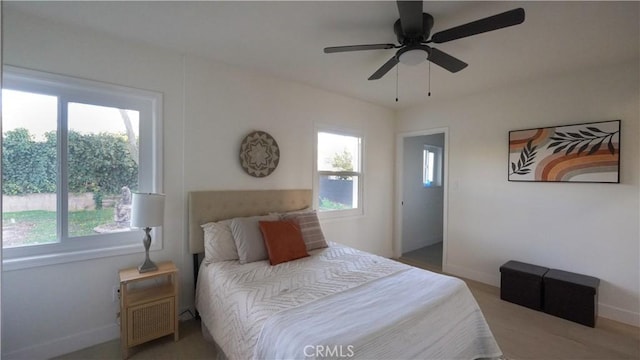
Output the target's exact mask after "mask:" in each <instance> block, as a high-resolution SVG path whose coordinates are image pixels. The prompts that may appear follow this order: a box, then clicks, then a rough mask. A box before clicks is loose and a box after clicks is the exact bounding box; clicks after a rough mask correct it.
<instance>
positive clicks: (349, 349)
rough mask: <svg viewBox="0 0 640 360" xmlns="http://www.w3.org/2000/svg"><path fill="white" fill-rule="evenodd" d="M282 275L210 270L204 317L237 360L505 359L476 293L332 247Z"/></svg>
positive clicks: (282, 268) (255, 267) (201, 303)
mask: <svg viewBox="0 0 640 360" xmlns="http://www.w3.org/2000/svg"><path fill="white" fill-rule="evenodd" d="M312 254H313V255H312V256H310V257H308V258H304V259H300V260H296V261H292V262H287V263H283V264H280V265H277V266H270V265H269V263H268V261H260V262H256V263H250V264H245V265H240V264H239V263H238V262H235V261H227V262H221V263H214V264H210V265H207V266H204V265H203V266H202V267H201V270H200V275H199V279H198V291H197V294H196V307H197V308H198V311H199V312H200V314H201V316H202V321H203V322H204V324H205V325H206V327H207V328H208V329H209V330H210V332H211V335H212V337H213V338H214V340H215V341H216V342H217V343H218V345H219V346H220V347H221V348H222V350H223V351H224V353H225V354H226V355H227V357H228V358H229V359H251V358H255V359H281V358H287V359H304V358H321V357H334V358H337V357H351V356H352V357H354V358H384V359H388V358H393V359H409V358H412V359H413V358H422V359H426V358H429V359H453V358H455V359H474V358H480V357H497V356H499V355H500V349H499V348H498V346H497V344H496V343H495V340H494V339H493V336H492V334H491V332H490V330H489V328H488V326H487V324H486V322H485V320H484V317H483V316H482V313H481V312H480V309H479V308H478V305H477V303H476V302H475V300H474V299H473V297H472V295H471V293H470V292H469V290H468V289H467V287H466V285H465V284H464V283H463V282H462V281H460V280H458V279H455V278H451V277H448V276H442V275H438V274H434V273H431V272H428V271H424V270H420V269H415V268H412V267H410V266H407V265H404V264H400V263H398V262H395V261H392V260H389V259H385V258H382V257H378V256H375V255H371V254H368V253H364V252H361V251H358V250H355V249H352V248H348V247H344V246H340V245H337V244H332V246H330V247H329V248H327V249H322V250H317V251H313V252H312Z"/></svg>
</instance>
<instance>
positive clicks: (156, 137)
mask: <svg viewBox="0 0 640 360" xmlns="http://www.w3.org/2000/svg"><path fill="white" fill-rule="evenodd" d="M3 70H4V78H3V80H4V87H5V88H8V89H15V90H19V91H27V92H34V93H41V94H48V95H53V96H56V97H57V98H58V99H59V101H58V107H59V109H58V111H59V112H60V113H59V122H58V125H57V129H58V137H59V138H58V145H57V148H58V150H57V151H58V154H57V156H58V159H60V161H58V164H59V167H58V171H57V173H58V192H57V194H58V195H57V196H58V201H57V204H58V209H57V222H58V226H57V228H58V229H57V232H58V233H57V239H58V242H54V243H49V244H41V245H34V246H22V247H13V248H6V249H4V251H3V259H2V261H3V264H4V265H5V266H4V269H5V270H16V269H24V268H28V267H37V266H44V265H53V264H60V263H67V262H72V261H82V260H88V259H93V258H100V257H107V256H115V255H122V254H132V253H137V252H139V251H140V248H141V247H140V243H139V240H138V239H142V236H140V237H138V233H137V232H134V231H128V232H121V233H112V234H102V235H90V236H82V237H71V238H70V237H69V236H68V234H67V233H66V230H65V229H64V226H59V225H60V224H66V223H67V216H68V214H67V198H66V195H65V194H66V193H67V184H66V182H64V181H62V179H64V178H66V177H65V172H66V167H65V166H64V164H65V159H66V148H67V146H66V139H65V138H64V134H65V133H66V131H65V130H66V128H67V124H66V116H64V115H65V112H66V109H64V108H65V106H64V104H66V103H76V102H80V103H86V104H96V105H99V106H109V107H118V108H127V109H132V110H137V111H139V112H140V132H139V137H140V144H141V146H140V149H139V151H140V154H139V158H140V159H145V160H144V161H141V162H140V164H139V167H138V187H139V189H138V191H143V192H162V187H163V181H162V178H163V173H162V171H163V153H162V143H163V141H162V140H163V136H164V134H163V126H162V101H163V98H162V94H160V93H156V92H152V91H148V90H139V89H134V88H130V87H124V86H119V85H114V84H109V83H104V82H101V81H92V80H86V79H80V78H75V77H71V76H66V75H58V74H52V73H46V72H41V71H35V70H29V69H23V68H18V67H13V66H4V67H3ZM162 233H163V232H162V229H161V228H155V229H154V232H153V236H152V238H153V243H152V247H151V249H152V250H158V249H162V247H163V240H162Z"/></svg>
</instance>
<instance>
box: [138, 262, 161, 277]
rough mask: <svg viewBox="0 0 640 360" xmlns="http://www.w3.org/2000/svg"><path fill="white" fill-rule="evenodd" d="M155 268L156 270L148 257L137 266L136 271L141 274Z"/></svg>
mask: <svg viewBox="0 0 640 360" xmlns="http://www.w3.org/2000/svg"><path fill="white" fill-rule="evenodd" d="M156 270H158V267H157V266H156V264H154V263H153V261H151V260H149V259H148V258H147V259H146V260H145V261H144V263H142V264H141V265H140V266H138V272H139V273H141V274H142V273H146V272H150V271H156Z"/></svg>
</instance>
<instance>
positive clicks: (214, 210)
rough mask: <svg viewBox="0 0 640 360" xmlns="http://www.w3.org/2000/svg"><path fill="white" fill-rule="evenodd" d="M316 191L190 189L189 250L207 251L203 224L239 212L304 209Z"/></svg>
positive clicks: (251, 214) (230, 216)
mask: <svg viewBox="0 0 640 360" xmlns="http://www.w3.org/2000/svg"><path fill="white" fill-rule="evenodd" d="M312 196H313V195H312V191H311V190H307V189H302V190H229V191H191V192H189V200H188V201H189V205H188V206H189V252H190V253H191V254H199V253H203V252H204V232H203V231H202V228H201V227H200V225H202V224H206V223H208V222H211V221H218V220H224V219H231V218H234V217H239V216H253V215H264V214H268V213H270V212H285V211H293V210H300V209H304V208H307V207H310V206H311V205H312Z"/></svg>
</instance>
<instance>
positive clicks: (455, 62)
mask: <svg viewBox="0 0 640 360" xmlns="http://www.w3.org/2000/svg"><path fill="white" fill-rule="evenodd" d="M427 60H429V61H431V62H432V63H434V64H436V65H438V66H440V67H442V68H444V69H445V70H449V71H450V72H452V73H456V72H458V71H460V70H462V69H464V68H466V67H467V63H466V62H464V61H462V60H459V59H457V58H454V57H453V56H451V55H449V54H447V53H445V52H443V51H440V50H438V49H434V48H429V57H427Z"/></svg>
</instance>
